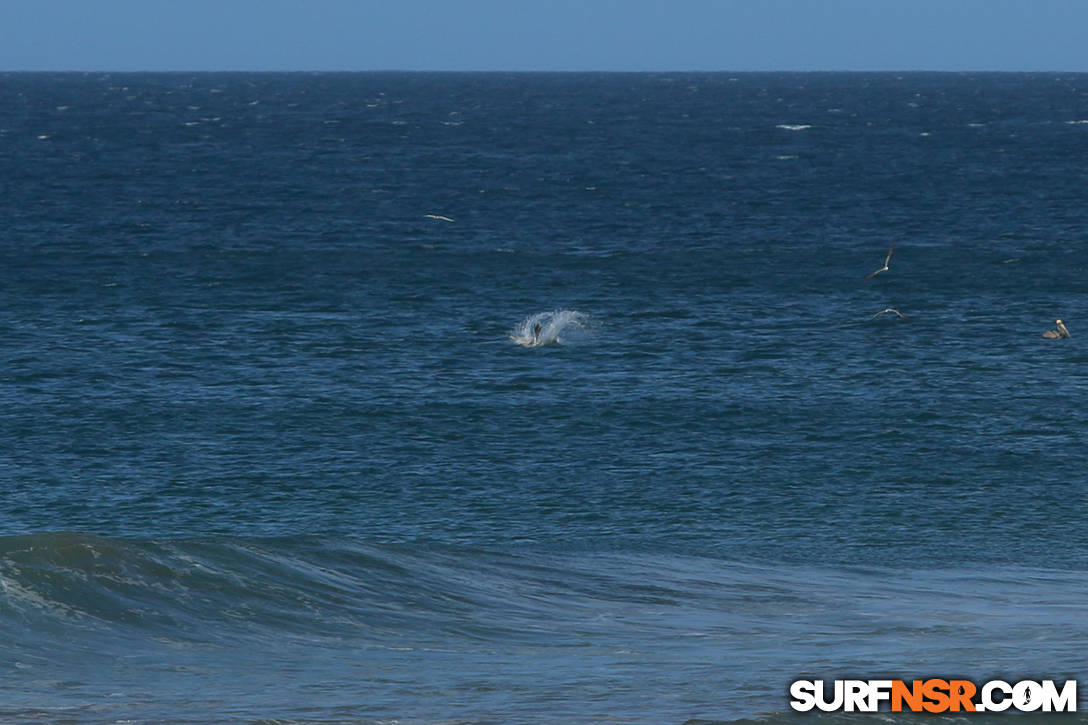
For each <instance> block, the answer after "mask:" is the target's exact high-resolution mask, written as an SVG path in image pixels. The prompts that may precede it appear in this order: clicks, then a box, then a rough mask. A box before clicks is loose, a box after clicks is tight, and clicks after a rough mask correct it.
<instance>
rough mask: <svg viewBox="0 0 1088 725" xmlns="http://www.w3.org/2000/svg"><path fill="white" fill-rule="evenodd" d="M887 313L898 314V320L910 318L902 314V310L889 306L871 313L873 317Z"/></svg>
mask: <svg viewBox="0 0 1088 725" xmlns="http://www.w3.org/2000/svg"><path fill="white" fill-rule="evenodd" d="M874 274H875V272H874ZM887 314H893V315H898V316H899V319H900V320H907V319H910V318H908V317H907V316H906V315H904V314H903V313H902V312H900V311H899V310H893V309H892V308H891V307H889V308H887V309H885V310H881V311H880V312H878V313H876V314H875V315H873V317H880V316H881V315H887Z"/></svg>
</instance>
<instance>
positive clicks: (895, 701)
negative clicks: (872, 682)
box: [892, 680, 922, 712]
mask: <svg viewBox="0 0 1088 725" xmlns="http://www.w3.org/2000/svg"><path fill="white" fill-rule="evenodd" d="M904 702H906V703H907V707H908V708H910V711H911V712H918V711H919V710H921V709H922V681H921V680H914V682H912V683H911V686H910V687H907V683H905V682H903V681H902V680H894V681H893V682H892V712H902V711H903V703H904Z"/></svg>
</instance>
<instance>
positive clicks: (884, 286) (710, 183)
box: [0, 72, 1088, 725]
mask: <svg viewBox="0 0 1088 725" xmlns="http://www.w3.org/2000/svg"><path fill="white" fill-rule="evenodd" d="M0 99H2V100H3V103H2V104H0V184H2V190H3V193H2V195H0V219H2V220H3V227H2V232H0V288H2V293H3V294H2V295H0V350H2V354H3V366H2V368H0V497H2V498H0V500H2V502H3V505H2V506H0V720H2V721H3V722H5V723H80V724H82V723H362V724H366V725H378V724H379V723H403V724H412V725H435V724H439V723H443V724H453V723H459V724H462V725H467V724H484V723H488V724H491V723H494V724H503V723H569V724H576V723H626V724H632V725H657V724H675V725H683V724H685V723H686V724H688V725H696V724H698V725H711V724H716V725H725V724H730V723H733V724H738V723H789V722H814V723H816V722H818V723H840V722H842V723H872V722H882V723H884V722H893V723H915V722H925V723H934V722H957V723H959V722H969V723H972V725H974V724H978V723H984V722H988V721H990V719H996V721H997V722H1001V723H1008V722H1013V721H1015V720H1016V719H1017V716H1015V715H1013V716H1011V717H1010V716H1009V715H1008V714H1005V715H986V714H982V715H979V714H977V713H975V714H968V713H947V714H944V715H938V714H931V715H924V716H910V715H906V714H901V713H891V712H884V713H881V714H860V713H849V712H838V713H828V714H824V715H813V714H812V713H809V714H802V713H799V712H795V711H794V709H793V707H792V705H791V699H792V698H791V692H790V687H791V683H792V682H794V681H795V680H824V681H828V682H830V681H832V680H837V679H865V680H870V679H903V680H908V681H911V680H926V679H930V678H945V679H949V678H960V679H967V680H970V681H971V682H974V683H979V684H981V683H985V682H987V681H990V680H994V679H1002V680H1005V681H1008V682H1010V683H1015V682H1018V681H1024V680H1035V681H1038V680H1046V679H1049V680H1054V681H1059V682H1061V681H1068V680H1079V683H1080V693H1079V709H1080V710H1081V712H1078V713H1073V714H1069V713H1066V714H1057V715H1050V716H1046V715H1041V714H1035V715H1032V716H1031V718H1030V720H1031V721H1032V722H1037V721H1045V722H1051V721H1053V722H1061V723H1085V722H1088V719H1086V716H1085V715H1084V714H1083V712H1084V711H1085V710H1086V709H1088V699H1086V695H1085V693H1088V608H1086V602H1088V576H1086V572H1088V527H1086V526H1085V523H1084V522H1085V514H1086V504H1088V448H1086V445H1085V444H1086V439H1088V405H1086V402H1088V372H1086V371H1088V367H1086V363H1088V348H1086V347H1085V342H1084V341H1085V340H1088V286H1086V285H1085V282H1084V277H1085V271H1086V261H1085V259H1086V258H1085V252H1086V251H1088V236H1086V235H1088V232H1086V229H1088V206H1086V204H1085V194H1084V185H1085V166H1084V162H1085V159H1086V158H1088V74H1063V73H1024V74H1018V73H921V72H913V73H901V74H894V73H742V74H730V73H629V74H622V73H559V74H553V73H509V74H507V73H398V72H384V73H196V74H194V73H169V74H151V73H148V74H109V73H57V74H54V73H5V74H0ZM889 255H890V256H889ZM883 267H887V269H882V268H883ZM876 270H881V271H879V273H877V274H875V275H873V276H871V277H869V278H868V279H866V277H868V276H869V275H870V274H871V273H873V272H874V271H876ZM886 310H892V311H891V312H885V311H886ZM882 312H883V313H884V314H881V313H882ZM1058 319H1061V320H1063V321H1064V324H1065V325H1067V326H1068V330H1069V333H1070V336H1069V337H1068V338H1065V339H1045V338H1043V333H1044V332H1045V331H1047V330H1049V329H1054V328H1055V325H1056V322H1055V321H1056V320H1058ZM1024 717H1027V716H1024Z"/></svg>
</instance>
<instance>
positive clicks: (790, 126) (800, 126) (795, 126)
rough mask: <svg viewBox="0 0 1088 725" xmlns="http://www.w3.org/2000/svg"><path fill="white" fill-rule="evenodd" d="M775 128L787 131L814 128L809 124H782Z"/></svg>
mask: <svg viewBox="0 0 1088 725" xmlns="http://www.w3.org/2000/svg"><path fill="white" fill-rule="evenodd" d="M775 128H781V129H783V130H785V131H804V130H806V129H809V128H812V126H811V125H810V124H807V123H780V124H778V125H777V126H775Z"/></svg>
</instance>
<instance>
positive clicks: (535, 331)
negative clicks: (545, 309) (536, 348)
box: [533, 322, 540, 345]
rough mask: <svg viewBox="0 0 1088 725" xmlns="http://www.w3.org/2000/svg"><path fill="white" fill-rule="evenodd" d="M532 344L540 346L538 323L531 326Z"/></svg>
mask: <svg viewBox="0 0 1088 725" xmlns="http://www.w3.org/2000/svg"><path fill="white" fill-rule="evenodd" d="M533 344H534V345H539V344H540V323H539V322H538V323H536V324H535V325H533Z"/></svg>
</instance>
